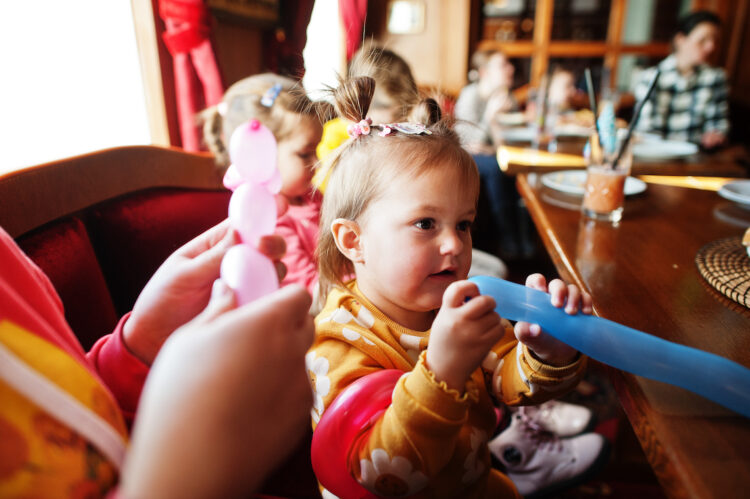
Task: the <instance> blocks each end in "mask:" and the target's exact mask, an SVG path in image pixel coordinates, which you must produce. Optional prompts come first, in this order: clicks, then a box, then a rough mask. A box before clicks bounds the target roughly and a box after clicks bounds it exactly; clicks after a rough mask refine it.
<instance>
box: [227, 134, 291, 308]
mask: <svg viewBox="0 0 750 499" xmlns="http://www.w3.org/2000/svg"><path fill="white" fill-rule="evenodd" d="M229 157H230V159H231V160H232V165H231V166H230V167H229V169H228V170H227V173H226V175H225V176H224V185H225V186H226V187H227V188H228V189H231V190H233V191H234V194H232V198H231V199H230V200H229V222H230V224H231V225H232V227H234V229H235V230H236V231H237V232H238V233H239V235H240V239H241V240H242V243H243V244H238V245H236V246H234V247H232V248H230V249H229V251H227V254H226V255H225V256H224V259H223V260H222V262H221V278H222V280H223V281H224V282H225V283H226V284H227V285H228V286H229V287H230V288H232V289H233V290H234V291H235V293H236V295H237V301H238V303H239V304H240V305H242V304H245V303H249V302H251V301H253V300H255V299H256V298H258V297H260V296H263V295H265V294H267V293H270V292H271V291H274V290H276V289H278V287H279V282H278V278H277V274H276V268H275V266H274V264H273V263H272V262H271V261H270V260H269V259H268V258H266V257H265V256H263V255H262V254H261V253H260V252H258V250H257V249H256V248H255V246H256V245H257V244H258V240H259V239H260V237H261V236H264V235H267V234H271V233H272V232H273V230H274V227H275V226H276V216H277V209H276V201H275V199H274V194H276V193H278V192H279V189H280V187H281V176H280V174H279V171H278V169H277V168H276V139H275V138H274V136H273V134H272V133H271V131H270V130H268V128H266V127H265V126H263V125H262V124H261V123H260V122H259V121H258V120H250V121H249V122H247V123H245V124H243V125H240V126H239V127H237V129H236V130H235V131H234V133H233V134H232V138H231V140H230V141H229Z"/></svg>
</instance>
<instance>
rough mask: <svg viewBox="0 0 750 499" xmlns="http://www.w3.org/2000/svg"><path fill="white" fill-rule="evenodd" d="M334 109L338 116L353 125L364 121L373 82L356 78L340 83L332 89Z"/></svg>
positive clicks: (368, 107) (362, 77)
mask: <svg viewBox="0 0 750 499" xmlns="http://www.w3.org/2000/svg"><path fill="white" fill-rule="evenodd" d="M332 93H333V102H334V104H333V105H334V108H335V109H336V112H337V113H338V115H339V116H341V117H342V118H344V119H346V120H349V121H351V122H354V123H358V122H360V121H361V120H363V119H365V117H366V116H367V111H368V110H369V109H370V103H371V102H372V96H373V94H374V93H375V80H374V79H372V78H370V77H369V76H357V77H354V78H348V79H346V80H343V81H341V82H340V84H339V86H338V87H336V88H335V89H333V92H332Z"/></svg>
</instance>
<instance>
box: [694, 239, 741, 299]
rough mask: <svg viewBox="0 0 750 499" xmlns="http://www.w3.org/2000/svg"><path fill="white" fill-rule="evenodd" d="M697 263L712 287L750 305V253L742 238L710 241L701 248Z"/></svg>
mask: <svg viewBox="0 0 750 499" xmlns="http://www.w3.org/2000/svg"><path fill="white" fill-rule="evenodd" d="M695 264H696V265H697V266H698V270H699V271H700V273H701V275H702V276H703V277H704V278H705V279H706V280H707V281H708V282H709V284H711V286H713V287H714V288H716V289H717V290H718V291H719V292H721V293H722V294H723V295H724V296H726V297H728V298H731V299H732V300H734V301H736V302H737V303H739V304H741V305H744V306H746V307H749V308H750V255H748V254H747V250H746V249H745V247H744V246H743V245H742V238H741V237H728V238H726V239H719V240H718V241H714V242H712V243H708V244H707V245H705V246H704V247H702V248H701V249H700V250H698V254H697V255H696V256H695Z"/></svg>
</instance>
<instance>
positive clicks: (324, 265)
mask: <svg viewBox="0 0 750 499" xmlns="http://www.w3.org/2000/svg"><path fill="white" fill-rule="evenodd" d="M374 88H375V86H374V81H373V80H372V79H371V78H367V77H361V78H354V79H351V80H348V81H346V82H344V83H342V85H341V86H340V87H339V88H337V89H336V90H335V91H334V98H335V106H336V108H337V111H338V113H339V115H340V116H343V117H344V118H346V119H348V120H349V121H351V122H354V123H357V126H356V127H353V128H352V135H353V138H352V139H351V140H350V141H349V142H348V143H346V144H345V145H343V146H342V147H341V148H340V149H338V150H337V151H336V153H335V157H334V158H333V160H332V173H331V177H330V179H329V183H328V187H327V189H326V195H325V197H324V200H323V207H322V212H321V234H320V241H319V249H318V256H319V262H320V281H321V296H323V295H324V294H327V301H326V304H325V307H324V309H323V311H322V312H321V313H320V314H319V315H318V316H317V317H316V320H315V322H316V339H315V342H314V344H313V347H312V348H311V350H310V351H309V353H308V355H307V365H308V369H309V371H310V376H311V379H312V380H313V384H314V387H315V392H316V393H315V404H314V407H313V414H312V416H313V422H314V424H315V425H316V424H317V422H318V421H319V419H320V417H321V416H322V415H323V414H324V413H325V410H326V408H327V407H328V406H329V405H330V404H331V402H332V401H333V400H334V399H335V398H336V396H337V395H338V394H339V393H340V392H341V391H342V390H343V389H345V388H346V387H347V386H348V385H349V384H351V383H352V382H354V381H356V380H357V379H359V378H361V377H363V376H366V375H368V374H371V373H374V372H377V371H379V370H382V369H400V370H402V371H404V372H405V373H406V375H405V376H403V377H401V379H400V380H399V382H398V383H397V385H396V387H395V388H394V391H393V399H392V403H391V405H390V406H389V407H388V408H387V409H386V411H385V412H384V413H383V414H382V415H381V416H380V417H379V418H378V419H377V421H375V422H373V424H372V426H370V427H369V428H368V429H367V432H366V433H363V434H362V435H361V436H360V437H359V438H358V439H357V440H356V444H355V446H356V447H355V448H352V449H350V450H349V452H348V455H349V456H350V458H349V460H348V462H349V469H347V470H342V473H349V474H351V475H352V476H353V477H354V478H355V479H356V480H357V481H358V482H359V483H360V484H362V485H363V486H364V487H365V488H367V489H368V490H370V491H372V492H373V493H375V494H377V495H380V496H384V497H401V496H410V497H446V498H448V497H450V498H454V497H462V498H473V497H518V491H517V489H516V487H514V485H513V482H512V481H511V479H510V478H509V476H510V477H511V478H513V473H512V471H513V466H525V465H526V464H528V463H529V462H531V461H533V460H534V459H537V458H538V456H539V455H541V454H544V453H546V454H550V453H552V452H554V453H561V454H562V455H565V456H567V457H566V461H560V460H559V459H558V461H557V462H556V464H557V465H556V466H555V467H554V468H549V467H548V466H546V465H544V463H542V466H541V468H542V469H543V472H542V473H539V472H536V471H535V472H534V473H533V474H532V473H530V474H529V476H530V477H533V480H535V481H537V480H542V481H544V483H543V485H544V486H547V485H550V484H552V483H559V482H561V481H564V480H567V479H569V478H571V477H573V476H576V475H579V474H580V473H581V472H582V471H583V470H585V469H588V468H590V467H591V465H592V463H593V462H594V461H595V460H596V458H597V457H598V456H599V455H600V454H601V452H600V450H601V448H602V447H603V439H602V438H601V437H600V436H597V435H584V436H581V437H576V438H574V439H570V440H566V441H559V442H556V443H555V444H554V446H553V447H554V451H553V450H550V449H548V448H547V447H546V446H538V448H537V442H536V441H531V439H530V440H529V441H527V442H525V443H524V444H519V445H518V446H517V447H516V448H515V450H516V451H517V454H518V457H519V459H515V456H510V459H508V460H506V461H505V462H504V464H505V465H506V466H507V467H508V468H507V471H508V474H507V475H504V474H502V473H501V472H499V471H497V470H495V469H492V468H491V466H490V451H489V448H488V440H489V438H490V437H491V435H492V434H493V431H494V430H495V427H496V425H497V417H496V413H495V409H494V401H495V400H496V401H499V402H503V403H508V404H536V403H540V402H543V401H545V400H548V399H550V398H552V397H554V396H557V395H560V394H561V393H563V392H565V391H567V390H570V389H572V388H573V386H574V385H575V384H576V383H577V381H578V380H579V379H580V377H581V375H582V373H583V371H584V367H585V358H583V357H582V356H581V355H580V354H579V353H578V352H576V351H575V350H574V349H573V348H571V347H569V346H567V345H565V344H563V343H560V342H559V341H557V340H555V339H554V338H552V337H551V336H549V335H547V334H546V333H544V332H543V331H541V330H540V328H539V327H538V326H536V325H530V324H527V323H520V322H519V323H517V324H516V326H515V330H514V328H513V326H511V325H510V323H509V322H508V321H507V320H504V319H501V318H500V317H499V316H498V315H497V314H496V313H495V312H494V307H495V302H494V300H493V299H492V298H491V297H489V296H482V295H479V293H478V290H477V287H476V286H475V285H474V284H473V283H471V282H469V281H466V280H465V279H466V276H467V273H468V271H469V266H470V265H471V232H470V228H471V223H472V221H473V220H474V217H475V215H476V202H477V198H478V194H479V176H478V173H477V169H476V166H475V164H474V162H473V161H472V159H471V156H470V155H469V154H468V153H467V152H466V151H465V150H464V149H462V148H461V145H460V143H459V141H458V138H457V137H456V135H455V134H454V132H453V131H451V129H450V128H449V127H446V126H445V125H444V123H443V122H438V123H436V124H433V123H431V122H428V124H427V125H428V126H427V127H424V126H421V125H418V124H408V125H401V126H398V127H396V126H388V125H381V126H375V125H372V126H371V125H369V124H368V122H367V121H366V120H365V116H366V114H367V111H368V109H369V104H370V101H371V99H372V95H373V93H374V92H373V91H374ZM422 105H424V103H421V104H420V106H422ZM424 115H425V116H428V115H430V113H427V112H425V113H424ZM350 275H354V276H355V279H353V280H351V281H348V282H343V281H342V276H350ZM527 285H529V286H531V287H534V288H537V289H541V290H543V291H548V290H549V292H550V294H551V301H552V303H553V304H554V305H555V306H557V307H563V306H565V310H566V312H568V313H576V312H577V311H578V310H579V309H581V310H583V312H584V313H591V298H590V297H589V296H588V295H587V294H585V293H582V292H581V291H580V290H579V289H578V288H577V287H576V286H574V285H568V286H566V285H565V284H564V283H563V282H562V281H560V280H554V281H552V282H550V283H549V285H548V284H547V282H546V281H545V279H544V277H542V276H541V275H539V274H536V275H532V276H530V277H529V278H528V279H527ZM596 443H598V445H596ZM524 445H525V446H524ZM502 453H503V454H508V455H509V454H511V452H508V450H507V449H504V450H503V451H502ZM537 460H538V459H537ZM537 464H538V463H537ZM521 481H523V480H521ZM535 485H536V483H535ZM536 490H538V488H537V489H536ZM527 491H534V490H533V489H531V490H527ZM527 491H524V490H521V492H522V493H526V492H527Z"/></svg>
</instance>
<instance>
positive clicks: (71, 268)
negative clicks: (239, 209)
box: [0, 146, 320, 498]
mask: <svg viewBox="0 0 750 499" xmlns="http://www.w3.org/2000/svg"><path fill="white" fill-rule="evenodd" d="M230 194H231V193H230V192H229V191H227V190H226V189H224V187H223V186H222V184H221V174H220V172H219V171H217V169H216V167H215V165H214V161H213V157H212V156H211V155H208V154H192V153H186V152H184V151H182V150H180V149H174V148H172V149H167V148H160V147H153V146H132V147H120V148H114V149H107V150H104V151H99V152H94V153H91V154H85V155H82V156H76V157H73V158H68V159H64V160H60V161H55V162H52V163H47V164H43V165H39V166H35V167H31V168H27V169H25V170H20V171H17V172H12V173H8V174H5V175H2V176H0V225H2V227H3V228H4V229H5V230H6V231H8V233H9V234H10V235H11V236H12V237H14V238H15V239H16V241H17V242H18V244H19V246H21V248H22V249H23V250H24V251H25V252H26V253H27V255H29V257H30V258H31V259H32V260H34V262H35V263H36V264H37V265H39V267H40V268H41V269H42V270H43V271H44V272H45V273H46V274H47V276H48V277H49V278H50V280H51V281H52V284H53V285H54V286H55V289H56V290H57V292H58V294H59V295H60V298H61V299H62V302H63V305H64V307H65V317H66V319H67V321H68V323H69V324H70V325H71V327H72V329H73V331H75V332H76V335H77V336H78V338H79V340H80V342H81V344H82V345H83V347H84V348H85V349H88V348H90V347H91V345H92V344H93V343H94V342H95V341H96V340H97V339H98V338H99V337H100V336H102V335H104V334H107V333H109V332H111V331H112V329H113V328H114V327H115V325H116V323H117V320H118V318H119V317H120V316H121V315H122V314H124V313H126V312H127V311H129V310H130V309H131V308H132V306H133V304H134V302H135V299H136V298H137V296H138V293H139V292H140V290H141V289H142V288H143V286H144V284H145V283H146V282H147V281H148V279H149V277H150V276H151V275H152V274H153V272H154V271H155V270H156V268H157V267H158V266H159V265H160V264H161V262H162V261H164V259H165V258H166V257H167V256H169V255H170V254H171V253H172V252H173V251H174V250H175V249H177V248H178V247H179V246H181V245H182V244H183V243H185V242H187V241H188V240H190V239H191V238H193V237H194V236H196V235H198V234H199V233H201V232H203V231H204V230H205V229H207V228H209V227H211V226H213V225H215V224H216V223H218V222H220V221H221V220H223V219H224V218H226V215H227V208H228V203H229V197H230ZM311 435H312V432H311V431H310V432H308V435H307V436H306V438H305V439H303V441H302V442H300V445H299V447H298V448H297V449H296V450H295V451H294V452H293V453H292V455H291V456H290V458H289V460H288V462H286V463H285V464H284V465H282V466H281V467H280V468H279V469H278V470H276V472H275V473H273V474H272V476H270V477H269V479H268V481H267V483H266V484H265V485H264V487H262V489H261V491H262V492H263V493H264V494H269V495H273V496H283V497H290V498H291V497H294V498H319V497H320V494H319V493H318V489H317V482H316V480H315V476H314V474H313V472H312V466H311V464H310V438H311Z"/></svg>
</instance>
